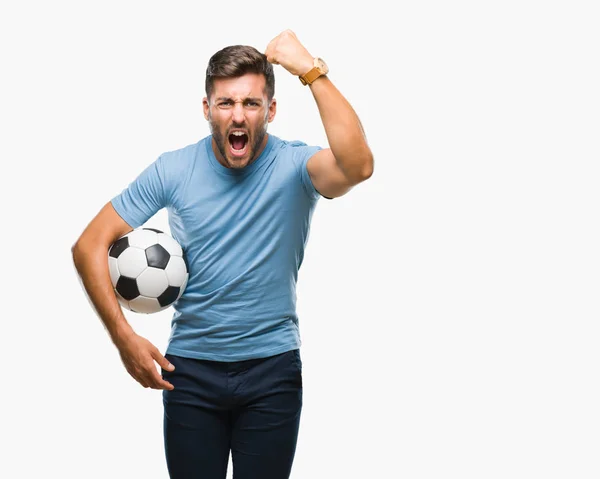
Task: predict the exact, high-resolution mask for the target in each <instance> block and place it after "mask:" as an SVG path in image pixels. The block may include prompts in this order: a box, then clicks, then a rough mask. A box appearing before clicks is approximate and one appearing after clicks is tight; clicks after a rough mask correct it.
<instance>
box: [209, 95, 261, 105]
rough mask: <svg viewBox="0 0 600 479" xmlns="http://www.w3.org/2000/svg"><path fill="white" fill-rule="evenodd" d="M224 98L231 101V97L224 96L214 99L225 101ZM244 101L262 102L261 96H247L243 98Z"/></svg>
mask: <svg viewBox="0 0 600 479" xmlns="http://www.w3.org/2000/svg"><path fill="white" fill-rule="evenodd" d="M226 100H229V101H233V98H229V97H226V96H220V97H219V98H217V99H216V100H215V101H226ZM244 101H256V102H259V103H262V98H254V97H248V98H244Z"/></svg>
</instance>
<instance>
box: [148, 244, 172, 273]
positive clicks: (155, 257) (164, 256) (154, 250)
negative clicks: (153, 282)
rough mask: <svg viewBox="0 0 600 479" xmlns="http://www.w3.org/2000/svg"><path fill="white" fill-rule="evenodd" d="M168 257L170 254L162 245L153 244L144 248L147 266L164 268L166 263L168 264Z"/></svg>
mask: <svg viewBox="0 0 600 479" xmlns="http://www.w3.org/2000/svg"><path fill="white" fill-rule="evenodd" d="M170 259H171V255H170V254H169V252H168V251H167V250H166V249H164V248H163V247H162V245H159V244H153V245H152V246H150V247H149V248H146V260H147V261H148V266H152V267H153V268H158V269H165V268H166V267H167V264H169V260H170Z"/></svg>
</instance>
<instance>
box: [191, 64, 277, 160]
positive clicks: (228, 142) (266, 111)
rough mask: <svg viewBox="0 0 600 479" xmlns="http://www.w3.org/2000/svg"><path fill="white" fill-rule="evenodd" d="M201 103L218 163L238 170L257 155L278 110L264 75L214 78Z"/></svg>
mask: <svg viewBox="0 0 600 479" xmlns="http://www.w3.org/2000/svg"><path fill="white" fill-rule="evenodd" d="M202 106H203V109H204V118H206V120H207V121H208V122H209V124H210V130H211V133H212V146H213V150H214V152H215V156H216V157H217V160H218V161H219V163H221V164H222V165H223V166H225V167H226V168H236V169H239V168H244V167H246V166H248V165H249V164H251V163H252V162H253V161H254V160H255V159H256V158H258V156H259V155H260V153H261V152H262V150H263V149H264V147H265V145H266V143H267V136H266V134H267V126H268V124H269V123H271V122H272V121H273V119H274V118H275V112H276V102H275V100H274V99H273V100H271V102H269V100H268V98H267V95H266V92H265V77H264V75H260V74H256V73H247V74H246V75H244V76H241V77H238V78H219V79H215V81H214V88H213V91H212V94H211V97H210V98H207V97H205V98H204V99H203V100H202Z"/></svg>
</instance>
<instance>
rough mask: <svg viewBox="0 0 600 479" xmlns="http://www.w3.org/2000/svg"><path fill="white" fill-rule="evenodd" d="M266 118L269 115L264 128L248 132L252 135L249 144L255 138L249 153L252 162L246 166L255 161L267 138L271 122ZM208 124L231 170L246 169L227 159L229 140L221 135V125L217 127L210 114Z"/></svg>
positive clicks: (249, 162)
mask: <svg viewBox="0 0 600 479" xmlns="http://www.w3.org/2000/svg"><path fill="white" fill-rule="evenodd" d="M266 116H267V115H265V122H264V124H263V126H262V128H261V127H259V129H257V130H256V131H249V132H248V133H250V135H251V136H249V137H248V142H250V140H251V138H253V139H254V140H253V141H252V144H251V145H250V151H249V152H248V154H249V155H250V160H249V161H248V163H247V164H246V166H249V165H250V164H251V163H252V162H253V161H254V160H255V158H254V155H255V154H256V152H257V151H258V149H259V148H260V145H261V144H262V142H263V140H264V138H265V135H266V134H267V125H268V124H269V122H268V121H267V120H266ZM208 123H209V125H210V131H211V134H212V137H213V140H215V143H216V145H217V149H218V150H219V152H220V153H221V156H222V157H223V158H224V159H225V162H226V163H227V164H228V165H229V168H245V166H242V167H240V166H236V165H235V164H232V163H231V162H230V161H229V158H228V157H227V153H228V152H229V148H227V146H226V143H227V142H228V140H227V139H226V138H225V137H224V136H223V135H222V134H221V130H220V129H219V125H217V123H215V122H213V120H212V117H211V115H210V113H209V114H208Z"/></svg>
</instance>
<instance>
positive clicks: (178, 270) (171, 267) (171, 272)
mask: <svg viewBox="0 0 600 479" xmlns="http://www.w3.org/2000/svg"><path fill="white" fill-rule="evenodd" d="M165 273H166V274H167V279H168V280H169V285H171V286H181V285H182V284H183V282H184V281H185V278H186V276H187V271H186V268H185V262H184V261H183V258H182V257H181V256H171V259H169V263H168V264H167V267H166V268H165Z"/></svg>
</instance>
